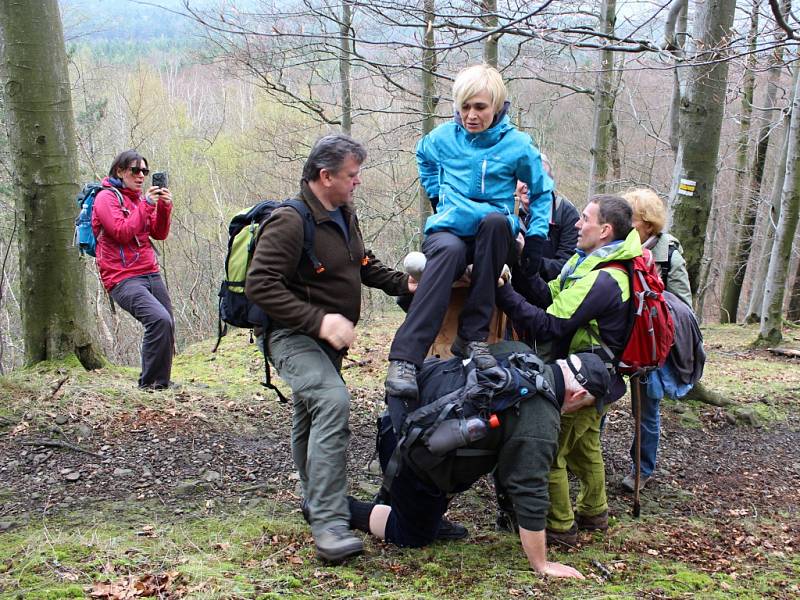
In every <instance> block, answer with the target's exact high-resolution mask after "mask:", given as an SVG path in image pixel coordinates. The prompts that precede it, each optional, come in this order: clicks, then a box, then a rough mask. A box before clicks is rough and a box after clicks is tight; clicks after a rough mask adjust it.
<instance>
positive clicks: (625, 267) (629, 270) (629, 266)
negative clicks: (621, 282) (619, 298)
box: [583, 260, 636, 371]
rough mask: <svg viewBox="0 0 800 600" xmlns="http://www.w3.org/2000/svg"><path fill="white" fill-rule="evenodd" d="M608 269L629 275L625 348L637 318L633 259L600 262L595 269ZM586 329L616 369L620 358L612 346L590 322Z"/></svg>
mask: <svg viewBox="0 0 800 600" xmlns="http://www.w3.org/2000/svg"><path fill="white" fill-rule="evenodd" d="M606 269H615V270H617V271H622V272H623V273H625V274H626V275H627V276H628V318H627V324H626V327H625V331H626V333H625V343H624V344H623V345H622V347H623V348H625V347H626V346H627V345H628V341H629V340H630V338H631V334H632V333H633V325H634V319H635V318H636V303H635V302H634V297H633V295H634V293H633V261H630V260H624V261H623V260H615V261H612V262H607V263H600V264H599V265H597V266H596V267H595V270H598V271H603V270H606ZM583 329H584V331H586V333H587V334H588V336H589V339H590V340H591V341H592V342H594V343H597V345H598V346H600V348H601V349H602V350H603V352H604V353H605V355H606V360H607V361H608V363H609V364H610V365H611V367H612V368H613V369H614V370H615V371H616V369H617V366H618V365H619V358H617V357H616V356H615V355H614V353H613V352H612V351H611V348H609V347H608V345H607V344H606V343H605V342H604V341H603V338H602V337H600V332H599V331H595V330H594V329H593V328H592V327H590V326H589V325H588V324H587V325H584V326H583Z"/></svg>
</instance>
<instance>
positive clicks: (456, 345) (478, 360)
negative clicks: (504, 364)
mask: <svg viewBox="0 0 800 600" xmlns="http://www.w3.org/2000/svg"><path fill="white" fill-rule="evenodd" d="M450 352H452V353H453V355H454V356H458V357H459V358H471V359H472V360H473V361H474V362H475V366H476V367H477V368H478V369H479V370H481V371H483V370H484V369H491V368H492V367H496V366H497V359H496V358H495V357H494V356H492V353H491V352H489V344H487V343H486V342H465V341H464V340H463V339H461V336H456V341H455V342H453V345H452V346H451V347H450Z"/></svg>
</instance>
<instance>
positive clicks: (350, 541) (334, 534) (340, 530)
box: [314, 525, 364, 563]
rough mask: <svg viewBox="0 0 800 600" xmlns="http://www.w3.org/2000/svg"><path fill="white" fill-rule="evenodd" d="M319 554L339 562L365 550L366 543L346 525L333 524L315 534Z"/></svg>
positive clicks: (333, 561)
mask: <svg viewBox="0 0 800 600" xmlns="http://www.w3.org/2000/svg"><path fill="white" fill-rule="evenodd" d="M314 543H315V544H316V546H317V556H319V557H320V558H321V559H323V560H326V561H328V562H331V563H339V562H342V561H343V560H344V559H346V558H349V557H351V556H356V555H358V554H361V553H362V552H364V543H363V542H362V541H361V540H360V539H359V538H357V537H356V536H354V535H353V533H352V532H351V531H350V530H349V529H348V528H347V526H346V525H333V526H332V527H328V528H327V529H325V530H324V531H323V532H322V533H321V534H319V535H315V536H314Z"/></svg>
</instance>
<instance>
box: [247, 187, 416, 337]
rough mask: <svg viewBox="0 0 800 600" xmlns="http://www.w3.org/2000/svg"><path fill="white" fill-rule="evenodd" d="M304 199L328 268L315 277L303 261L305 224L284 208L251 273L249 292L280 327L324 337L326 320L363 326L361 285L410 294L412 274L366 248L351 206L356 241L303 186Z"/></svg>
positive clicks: (265, 234) (273, 218) (263, 235)
mask: <svg viewBox="0 0 800 600" xmlns="http://www.w3.org/2000/svg"><path fill="white" fill-rule="evenodd" d="M298 198H299V199H300V200H302V201H303V202H305V203H306V204H307V205H308V207H309V209H310V211H311V215H312V216H313V218H314V221H315V222H316V233H315V236H314V252H315V254H316V255H317V258H318V259H319V261H320V262H321V263H322V265H323V267H325V270H324V272H322V273H315V272H314V268H313V266H312V265H311V261H310V260H309V259H308V258H307V257H306V256H303V254H302V251H303V222H302V219H301V217H300V215H299V213H298V212H297V211H296V210H294V209H293V208H291V207H285V208H279V209H278V210H276V211H275V212H273V213H272V215H270V218H269V219H268V220H267V221H266V223H265V224H264V226H262V227H261V228H260V230H259V234H258V239H257V241H256V248H255V251H254V253H253V259H252V261H251V262H250V268H249V269H248V271H247V282H246V284H245V293H246V294H247V297H248V299H250V301H251V302H255V303H256V304H257V305H258V306H259V307H261V309H263V310H264V311H265V312H266V313H267V314H268V315H269V316H270V317H271V318H272V320H273V321H275V322H277V324H278V325H279V326H282V327H288V328H290V329H294V330H297V331H299V332H300V333H305V334H306V335H310V336H313V337H319V329H320V326H321V325H322V318H323V317H324V316H325V315H326V314H328V313H339V314H341V315H344V316H345V317H347V318H348V319H350V320H351V321H352V322H353V323H354V324H355V323H358V319H359V316H360V314H361V284H362V283H363V284H364V285H367V286H369V287H374V288H379V289H381V290H383V291H384V292H386V293H387V294H390V295H394V296H396V295H399V294H404V293H407V292H408V275H406V274H405V273H402V272H401V271H395V270H394V269H390V268H389V267H387V266H385V265H383V264H382V263H381V261H379V260H378V259H377V258H375V256H373V254H372V252H370V251H369V250H366V249H365V248H364V240H363V238H362V236H361V230H360V229H359V227H358V220H357V219H356V214H355V211H354V210H353V207H352V206H351V205H345V206H343V207H342V214H343V215H344V219H345V221H346V222H347V223H348V224H349V230H350V242H349V243H348V242H347V241H346V240H345V237H344V234H343V232H342V230H341V228H340V227H339V225H337V224H336V222H335V221H334V220H333V219H332V218H331V217H330V215H329V214H328V211H327V210H325V207H323V206H322V204H321V203H320V201H319V200H318V199H317V198H316V196H314V193H313V192H312V191H311V189H310V188H309V187H308V185H307V184H306V183H305V182H303V184H302V188H301V191H300V195H299V196H298Z"/></svg>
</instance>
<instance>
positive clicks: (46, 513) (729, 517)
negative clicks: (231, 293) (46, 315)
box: [0, 313, 800, 599]
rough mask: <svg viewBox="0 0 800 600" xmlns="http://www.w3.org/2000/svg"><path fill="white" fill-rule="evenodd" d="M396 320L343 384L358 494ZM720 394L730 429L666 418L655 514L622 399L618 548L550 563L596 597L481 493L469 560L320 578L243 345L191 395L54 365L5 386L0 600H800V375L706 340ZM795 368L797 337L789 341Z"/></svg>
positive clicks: (613, 445) (198, 361) (615, 419)
mask: <svg viewBox="0 0 800 600" xmlns="http://www.w3.org/2000/svg"><path fill="white" fill-rule="evenodd" d="M399 318H400V317H399V316H398V315H397V314H393V313H390V314H388V315H386V316H384V317H382V318H377V317H373V318H372V319H371V320H370V321H369V322H367V323H363V324H362V325H361V326H360V336H359V339H358V342H357V344H356V346H355V347H354V348H353V350H352V352H351V354H350V357H351V358H352V359H353V360H352V361H347V362H346V364H345V371H344V375H345V379H346V380H347V382H348V385H349V386H350V389H351V391H352V394H353V403H352V411H351V428H352V432H353V436H352V442H351V445H350V453H349V481H350V486H351V488H352V492H353V493H354V494H355V495H356V496H359V497H362V498H364V499H366V498H369V497H370V496H371V495H372V494H373V493H374V492H375V491H376V490H377V487H378V485H379V478H378V477H377V476H376V474H375V472H374V467H373V466H371V465H372V458H373V450H374V435H375V417H376V416H377V415H378V414H379V413H380V411H381V410H382V403H383V400H382V384H383V377H384V373H385V366H386V351H387V348H388V346H389V342H390V340H391V335H392V333H393V331H394V330H395V328H396V326H397V324H398V319H399ZM704 332H705V335H706V349H707V351H708V354H709V360H708V363H707V366H706V376H705V378H704V382H705V385H706V386H707V387H709V388H710V389H712V390H714V391H716V392H718V393H720V394H721V395H722V396H723V397H725V398H727V399H730V400H731V401H733V404H731V405H730V406H726V407H723V408H720V407H714V406H710V405H706V404H700V403H697V402H689V401H679V402H674V401H665V402H664V403H663V404H662V407H663V408H662V429H663V434H662V443H661V451H660V454H659V467H658V470H657V475H656V477H655V478H654V479H653V480H651V481H650V482H649V484H648V486H647V488H646V489H645V490H643V492H642V514H641V517H640V518H638V519H634V518H633V517H632V516H631V496H630V495H628V494H625V493H623V492H622V491H621V489H620V487H619V482H620V480H621V479H622V477H623V476H624V475H625V474H626V472H627V469H628V468H629V464H630V459H629V458H628V447H629V445H630V439H631V435H632V433H631V432H632V420H631V416H630V408H629V403H628V400H627V399H623V400H621V401H619V402H617V403H616V405H614V407H613V408H612V410H611V412H610V414H609V418H608V420H607V424H606V428H605V431H604V434H603V445H604V453H605V458H606V470H607V479H608V490H609V502H610V505H611V514H612V518H611V527H610V529H609V531H608V533H607V534H606V535H605V536H603V535H601V534H582V535H581V536H580V539H579V544H578V546H577V547H576V548H575V549H571V550H569V551H568V552H557V551H552V550H551V559H553V560H558V561H561V562H565V563H568V564H571V565H573V566H575V567H577V568H578V569H579V570H580V571H582V572H583V573H584V574H585V575H586V576H587V580H586V581H574V580H572V581H566V580H554V579H545V578H542V577H540V576H538V575H536V574H535V573H533V572H532V571H531V570H530V568H529V567H528V564H527V561H526V560H525V557H524V555H523V553H522V549H521V547H520V544H519V540H518V538H517V537H515V536H513V535H510V534H506V533H500V532H496V531H495V530H494V498H493V492H492V490H491V487H490V485H489V484H488V483H487V482H486V481H485V480H482V481H481V482H480V483H479V484H478V485H476V486H475V487H474V488H473V489H472V490H470V491H469V492H467V493H466V494H463V495H460V496H458V497H457V498H456V499H455V500H454V501H453V503H452V504H451V510H450V513H449V516H450V517H451V519H454V520H457V521H459V522H461V523H464V524H465V525H467V527H468V528H469V530H470V536H469V538H468V539H466V540H464V541H460V542H450V543H437V544H434V545H433V546H431V547H429V548H426V549H422V550H399V549H397V548H394V547H391V546H387V545H385V544H382V543H379V542H376V541H375V540H374V539H368V538H366V537H365V543H366V553H365V554H364V556H362V557H359V558H356V559H354V560H351V561H350V562H348V563H346V564H344V565H341V566H330V565H326V564H323V563H321V562H319V561H318V560H317V558H316V556H315V553H314V546H313V541H312V539H311V534H310V531H309V528H308V527H307V525H306V524H305V523H304V522H303V520H302V517H301V515H300V511H299V504H298V502H299V495H298V482H297V476H296V474H295V471H294V468H293V465H292V461H291V454H290V448H289V429H290V423H291V409H290V408H289V407H288V406H286V405H283V404H280V403H278V402H277V401H276V399H275V398H274V397H273V395H272V394H271V393H267V392H265V391H264V388H262V387H261V386H260V385H259V384H258V382H259V380H260V379H261V378H262V377H263V370H262V369H263V367H262V362H261V360H260V356H259V354H258V351H257V350H256V349H255V346H254V345H250V344H248V336H247V333H246V332H237V333H235V334H233V335H229V336H228V337H227V338H225V340H223V343H222V346H221V348H220V351H219V352H218V354H217V355H216V356H214V355H212V354H211V353H210V348H211V345H212V344H211V343H210V342H207V343H202V344H197V345H196V346H193V347H191V348H189V349H187V350H186V351H184V352H183V353H182V354H181V355H179V356H178V357H176V364H175V369H174V372H173V376H174V378H175V379H176V380H177V381H179V382H180V383H181V384H182V388H181V389H179V390H177V391H165V392H158V393H145V392H142V391H139V390H138V389H136V387H135V385H134V381H135V379H136V373H137V370H136V369H135V368H133V367H130V368H128V367H108V368H106V369H103V370H101V371H95V372H92V373H87V372H85V371H83V370H82V369H81V368H80V367H79V366H77V365H76V364H68V363H60V364H41V365H38V366H36V367H35V368H31V369H27V370H19V371H16V372H14V373H12V374H11V375H9V376H7V377H5V378H0V598H26V599H27V598H35V599H40V598H42V599H44V598H47V599H52V598H83V597H91V598H109V599H116V598H138V597H144V596H150V597H159V598H165V599H166V598H198V599H200V598H229V599H234V598H237V599H238V598H248V599H249V598H262V599H263V598H333V597H335V598H380V597H389V598H437V599H439V598H446V599H459V598H527V597H545V598H622V597H625V598H628V597H636V598H694V597H703V598H727V597H736V598H765V597H773V598H789V597H798V596H800V554H798V551H800V522H798V507H800V414H798V407H799V406H800V368H798V367H800V361H798V360H797V359H791V358H785V357H783V358H782V357H777V356H774V355H772V354H771V353H769V352H767V351H766V350H762V349H754V348H752V347H751V346H750V344H751V342H752V341H753V340H754V339H755V336H756V330H755V329H754V328H752V327H743V326H725V327H723V326H711V327H707V328H704ZM783 345H784V346H787V347H794V348H798V347H800V332H798V330H787V331H786V340H785V343H784V344H783Z"/></svg>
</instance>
